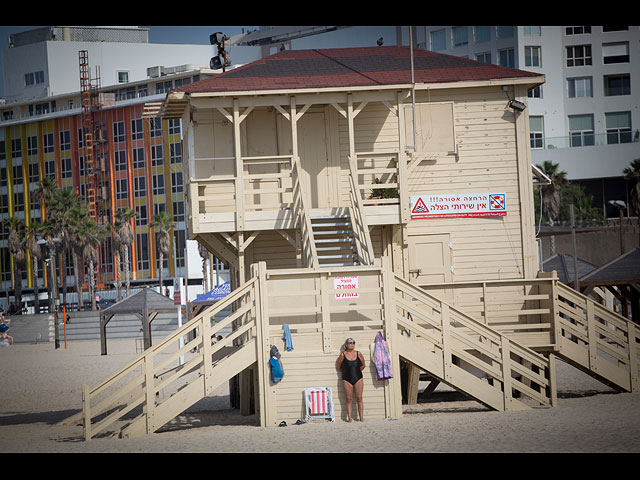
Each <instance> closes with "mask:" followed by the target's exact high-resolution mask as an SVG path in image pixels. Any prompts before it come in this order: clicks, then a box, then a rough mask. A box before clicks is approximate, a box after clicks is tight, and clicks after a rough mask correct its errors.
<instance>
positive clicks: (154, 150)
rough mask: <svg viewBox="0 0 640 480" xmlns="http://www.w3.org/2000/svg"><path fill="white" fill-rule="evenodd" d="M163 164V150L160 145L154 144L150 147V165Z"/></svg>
mask: <svg viewBox="0 0 640 480" xmlns="http://www.w3.org/2000/svg"><path fill="white" fill-rule="evenodd" d="M162 165H164V152H163V149H162V145H154V146H152V147H151V166H152V167H161V166H162Z"/></svg>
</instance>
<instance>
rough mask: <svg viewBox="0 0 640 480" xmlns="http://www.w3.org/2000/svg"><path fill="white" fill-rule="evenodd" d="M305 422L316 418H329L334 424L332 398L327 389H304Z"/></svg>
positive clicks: (329, 390) (329, 389)
mask: <svg viewBox="0 0 640 480" xmlns="http://www.w3.org/2000/svg"><path fill="white" fill-rule="evenodd" d="M304 398H305V404H306V409H307V413H306V421H307V422H308V421H309V420H311V419H316V418H329V419H331V421H332V422H335V420H336V419H335V416H334V413H333V398H332V396H331V388H329V387H311V388H305V389H304Z"/></svg>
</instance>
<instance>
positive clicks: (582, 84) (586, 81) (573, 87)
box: [567, 77, 593, 98]
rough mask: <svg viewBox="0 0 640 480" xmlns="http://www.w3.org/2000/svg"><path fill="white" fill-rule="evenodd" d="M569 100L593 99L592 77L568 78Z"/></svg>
mask: <svg viewBox="0 0 640 480" xmlns="http://www.w3.org/2000/svg"><path fill="white" fill-rule="evenodd" d="M567 88H568V95H569V98H591V97H593V79H592V78H591V77H576V78H567Z"/></svg>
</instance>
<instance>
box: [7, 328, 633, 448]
mask: <svg viewBox="0 0 640 480" xmlns="http://www.w3.org/2000/svg"><path fill="white" fill-rule="evenodd" d="M135 357H136V348H135V343H134V340H113V341H110V342H109V355H106V356H102V355H100V343H99V342H98V341H96V342H93V341H76V342H73V343H69V344H68V345H67V348H66V349H65V347H64V344H63V345H62V346H61V348H59V349H55V348H54V344H53V343H44V344H38V345H35V344H16V345H14V346H12V347H10V348H0V364H1V365H2V372H3V375H2V380H1V381H2V385H1V387H0V451H2V452H3V453H11V452H15V453H25V452H64V453H83V452H123V453H124V452H127V453H135V452H145V453H152V452H175V453H181V452H184V453H187V452H193V453H200V452H210V453H222V452H234V453H258V452H264V453H268V452H276V453H285V452H295V453H309V452H312V453H313V452H322V453H331V452H337V453H346V452H365V453H367V452H368V453H377V452H381V453H393V452H406V453H414V452H432V453H437V452H454V453H457V452H508V453H514V452H580V453H586V452H638V451H640V394H637V393H633V394H632V393H618V392H616V391H614V390H612V389H611V388H609V387H607V386H606V385H604V384H602V383H600V382H598V381H596V380H594V379H593V378H591V377H589V376H588V375H586V374H584V373H582V372H580V371H579V370H577V369H575V368H573V367H571V366H570V365H568V364H566V363H564V362H562V361H561V360H557V361H556V370H557V376H558V382H557V387H558V406H557V407H555V408H536V409H532V410H529V411H508V412H496V411H492V410H489V409H487V408H485V407H484V406H482V405H481V404H480V403H478V402H476V401H473V400H470V399H468V398H466V397H463V396H462V395H460V394H458V393H457V392H455V391H453V390H452V389H450V388H449V387H447V386H446V385H441V386H440V387H438V389H436V391H435V393H434V395H433V396H432V398H431V401H429V402H425V403H421V404H418V405H411V406H405V413H404V415H403V416H402V417H401V418H398V419H389V420H383V419H370V420H368V421H366V422H353V423H347V422H344V421H342V420H339V419H336V422H335V423H330V422H327V423H315V422H314V423H309V424H304V425H289V426H287V427H282V428H279V427H270V428H261V427H259V426H256V424H257V419H256V417H255V415H252V416H242V415H240V413H239V411H238V410H236V409H232V408H230V406H229V391H228V384H227V382H225V384H224V385H222V386H221V387H219V388H218V389H217V390H216V391H215V392H214V394H213V395H211V396H209V397H207V398H205V399H203V400H201V401H200V402H198V403H197V404H196V405H194V406H193V407H191V408H189V409H188V410H187V411H186V412H185V413H183V414H182V415H180V416H179V417H177V418H176V419H175V420H174V421H172V422H170V424H168V425H167V426H165V427H163V429H162V430H161V431H159V432H156V433H154V434H152V435H149V436H146V437H144V438H136V439H119V438H94V439H92V440H91V441H89V442H85V441H84V440H83V437H82V435H83V432H82V427H81V426H77V425H71V426H64V425H56V424H57V423H58V422H60V421H61V420H63V419H65V418H68V417H69V416H71V415H73V414H75V413H77V412H78V411H80V410H81V409H82V395H81V389H82V384H83V383H86V384H89V385H94V384H96V383H97V382H98V381H100V380H102V379H103V378H105V377H106V376H107V375H109V374H111V373H113V372H114V371H115V370H116V369H118V368H119V367H121V366H122V365H124V364H126V363H127V362H128V361H130V360H131V359H133V358H135ZM423 386H424V384H423V385H421V387H423ZM354 408H355V406H354ZM365 416H366V402H365Z"/></svg>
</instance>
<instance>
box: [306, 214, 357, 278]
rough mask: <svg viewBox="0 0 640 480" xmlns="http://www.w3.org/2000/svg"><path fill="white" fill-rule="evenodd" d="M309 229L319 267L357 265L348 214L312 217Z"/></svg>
mask: <svg viewBox="0 0 640 480" xmlns="http://www.w3.org/2000/svg"><path fill="white" fill-rule="evenodd" d="M311 227H312V230H313V240H314V242H315V245H316V252H317V253H318V262H319V266H320V267H336V266H347V265H357V264H358V255H357V252H356V251H355V248H356V245H355V239H354V232H353V227H352V226H351V217H350V216H349V215H348V214H342V215H327V216H315V217H314V216H312V217H311Z"/></svg>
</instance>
